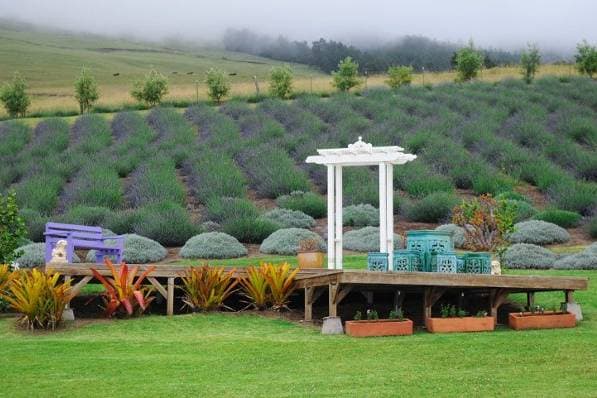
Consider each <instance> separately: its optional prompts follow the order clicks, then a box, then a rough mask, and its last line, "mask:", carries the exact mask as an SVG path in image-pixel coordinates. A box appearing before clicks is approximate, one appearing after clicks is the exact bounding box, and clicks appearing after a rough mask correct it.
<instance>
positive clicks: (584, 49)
mask: <svg viewBox="0 0 597 398" xmlns="http://www.w3.org/2000/svg"><path fill="white" fill-rule="evenodd" d="M576 49H577V50H578V54H576V55H575V56H574V58H576V67H577V68H578V70H579V72H580V73H582V74H587V75H589V77H591V78H592V77H593V75H594V74H596V73H597V47H595V46H591V45H590V44H589V43H588V42H587V41H586V40H583V42H582V43H579V44H578V45H577V46H576Z"/></svg>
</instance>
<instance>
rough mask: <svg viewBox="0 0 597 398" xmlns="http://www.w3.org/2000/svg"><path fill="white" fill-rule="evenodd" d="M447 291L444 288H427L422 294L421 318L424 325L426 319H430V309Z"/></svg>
mask: <svg viewBox="0 0 597 398" xmlns="http://www.w3.org/2000/svg"><path fill="white" fill-rule="evenodd" d="M446 290H448V289H447V288H445V287H427V288H425V291H424V292H423V318H424V320H425V324H427V319H429V318H431V308H432V307H433V305H434V304H435V303H436V302H437V300H439V299H440V298H441V297H442V295H443V294H444V293H445V292H446Z"/></svg>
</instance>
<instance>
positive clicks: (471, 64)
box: [455, 41, 483, 82]
mask: <svg viewBox="0 0 597 398" xmlns="http://www.w3.org/2000/svg"><path fill="white" fill-rule="evenodd" d="M455 62H456V71H458V77H457V78H456V81H458V82H465V81H469V80H471V79H474V78H475V77H477V75H478V74H479V71H480V70H481V68H482V67H483V54H481V53H480V52H479V51H477V50H476V49H475V47H474V45H473V42H472V41H470V42H469V45H468V47H464V48H461V49H460V50H458V51H457V52H456V57H455Z"/></svg>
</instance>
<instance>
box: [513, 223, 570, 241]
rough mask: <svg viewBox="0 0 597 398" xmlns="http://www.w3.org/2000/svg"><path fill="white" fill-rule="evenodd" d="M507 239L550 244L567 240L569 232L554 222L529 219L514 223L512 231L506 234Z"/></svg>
mask: <svg viewBox="0 0 597 398" xmlns="http://www.w3.org/2000/svg"><path fill="white" fill-rule="evenodd" d="M508 240H509V241H510V242H512V243H533V244H535V245H550V244H553V243H564V242H568V241H569V240H570V234H569V233H568V231H566V230H565V229H564V228H562V227H559V226H557V225H555V224H552V223H549V222H545V221H540V220H531V221H524V222H519V223H516V224H514V232H512V233H511V234H510V235H509V236H508Z"/></svg>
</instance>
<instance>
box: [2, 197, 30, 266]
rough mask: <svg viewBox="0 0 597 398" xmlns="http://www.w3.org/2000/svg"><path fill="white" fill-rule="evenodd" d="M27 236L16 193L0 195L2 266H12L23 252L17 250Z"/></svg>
mask: <svg viewBox="0 0 597 398" xmlns="http://www.w3.org/2000/svg"><path fill="white" fill-rule="evenodd" d="M26 236H27V229H26V227H25V222H24V221H23V219H22V218H21V216H20V214H19V208H18V206H17V197H16V194H15V193H14V191H12V192H9V193H8V194H6V195H2V194H0V264H12V262H13V261H14V260H15V259H16V258H18V257H19V256H20V255H21V254H22V252H21V251H20V250H16V249H17V248H18V247H19V245H20V244H21V243H22V241H23V239H24V238H25V237H26Z"/></svg>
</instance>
